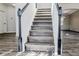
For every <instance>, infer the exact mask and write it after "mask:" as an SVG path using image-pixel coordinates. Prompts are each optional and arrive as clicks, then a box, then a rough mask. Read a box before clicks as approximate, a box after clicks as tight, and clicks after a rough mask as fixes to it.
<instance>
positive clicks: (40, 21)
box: [34, 20, 52, 23]
mask: <svg viewBox="0 0 79 59" xmlns="http://www.w3.org/2000/svg"><path fill="white" fill-rule="evenodd" d="M36 22H38V23H49V22H50V23H52V21H51V20H50V21H46V20H45V21H44V20H43V21H42V20H39V21H38V20H37V21H36V20H35V21H34V23H36Z"/></svg>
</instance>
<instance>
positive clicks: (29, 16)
mask: <svg viewBox="0 0 79 59" xmlns="http://www.w3.org/2000/svg"><path fill="white" fill-rule="evenodd" d="M24 5H25V4H23V3H20V4H16V36H17V37H18V34H19V33H18V17H17V10H18V8H22V7H23V6H24ZM35 12H36V8H35V4H34V3H30V4H29V6H28V7H27V9H26V10H25V12H24V13H23V15H22V20H21V25H22V39H23V51H24V44H25V43H26V42H27V36H28V35H29V31H30V28H31V25H32V22H33V18H34V15H35Z"/></svg>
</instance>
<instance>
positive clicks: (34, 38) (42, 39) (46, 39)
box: [28, 36, 54, 44]
mask: <svg viewBox="0 0 79 59" xmlns="http://www.w3.org/2000/svg"><path fill="white" fill-rule="evenodd" d="M28 38H29V42H32V43H37V42H38V43H52V44H53V41H54V40H53V37H50V36H29V37H28Z"/></svg>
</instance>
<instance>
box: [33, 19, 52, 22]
mask: <svg viewBox="0 0 79 59" xmlns="http://www.w3.org/2000/svg"><path fill="white" fill-rule="evenodd" d="M34 21H41V22H42V21H43V22H44V21H48V22H49V21H50V22H52V20H51V19H35V20H34Z"/></svg>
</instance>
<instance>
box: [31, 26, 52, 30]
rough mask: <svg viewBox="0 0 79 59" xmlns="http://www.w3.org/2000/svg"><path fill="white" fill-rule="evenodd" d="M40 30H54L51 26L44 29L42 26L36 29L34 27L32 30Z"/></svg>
mask: <svg viewBox="0 0 79 59" xmlns="http://www.w3.org/2000/svg"><path fill="white" fill-rule="evenodd" d="M40 29H41V30H52V27H50V26H49V27H43V26H41V27H38V26H37V27H35V26H33V27H32V30H40Z"/></svg>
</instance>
